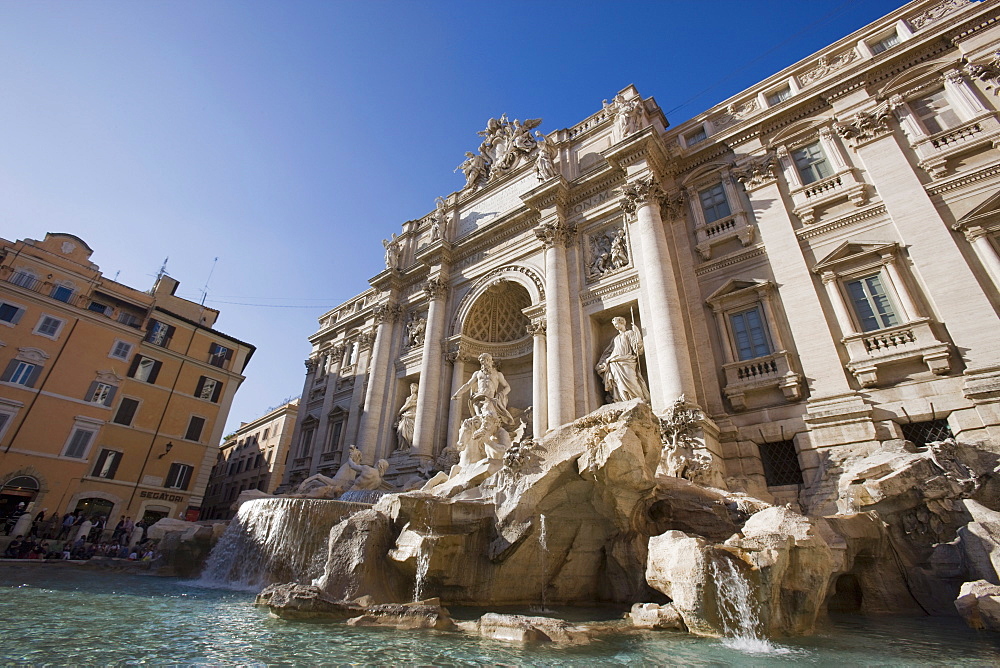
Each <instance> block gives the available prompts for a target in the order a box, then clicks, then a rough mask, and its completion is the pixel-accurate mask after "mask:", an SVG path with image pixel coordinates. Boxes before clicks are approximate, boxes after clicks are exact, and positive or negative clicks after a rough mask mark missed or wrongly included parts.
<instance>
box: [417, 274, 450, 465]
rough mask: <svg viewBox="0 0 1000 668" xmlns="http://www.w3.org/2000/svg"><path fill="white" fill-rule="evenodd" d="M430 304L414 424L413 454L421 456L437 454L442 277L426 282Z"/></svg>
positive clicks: (442, 316)
mask: <svg viewBox="0 0 1000 668" xmlns="http://www.w3.org/2000/svg"><path fill="white" fill-rule="evenodd" d="M424 292H425V293H426V294H427V298H428V300H429V304H428V307H427V329H426V330H424V349H423V358H422V359H421V360H420V389H419V391H418V393H417V419H416V421H415V424H414V426H413V454H414V455H415V456H417V457H419V458H420V459H429V458H431V457H433V456H434V437H435V435H436V434H437V425H438V415H439V414H440V412H441V410H440V408H441V371H442V366H443V364H442V362H443V361H444V355H443V354H442V350H441V341H442V340H443V339H444V329H445V297H446V296H447V294H448V286H447V284H446V283H445V281H444V280H442V279H441V278H431V279H429V280H428V281H427V282H426V283H425V284H424Z"/></svg>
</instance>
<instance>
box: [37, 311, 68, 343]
mask: <svg viewBox="0 0 1000 668" xmlns="http://www.w3.org/2000/svg"><path fill="white" fill-rule="evenodd" d="M62 325H63V321H62V320H60V319H59V318H53V317H52V316H50V315H43V316H42V318H41V320H39V321H38V325H37V326H36V327H35V334H41V335H42V336H47V337H49V338H52V339H54V338H56V336H57V335H58V334H59V330H60V329H62Z"/></svg>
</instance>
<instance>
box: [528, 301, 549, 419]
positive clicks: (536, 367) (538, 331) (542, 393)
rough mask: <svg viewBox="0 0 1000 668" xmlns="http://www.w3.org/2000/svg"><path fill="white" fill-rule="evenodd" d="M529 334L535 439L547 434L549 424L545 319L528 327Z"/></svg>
mask: <svg viewBox="0 0 1000 668" xmlns="http://www.w3.org/2000/svg"><path fill="white" fill-rule="evenodd" d="M528 333H529V334H531V336H532V337H533V343H534V346H533V349H532V352H533V356H532V360H531V364H532V368H531V403H532V420H531V428H532V432H533V433H534V435H535V438H541V437H542V436H543V435H544V434H545V427H546V425H548V423H549V411H548V403H549V402H548V396H547V395H546V388H547V387H548V384H547V383H546V377H547V374H546V369H547V367H546V362H545V318H538V319H536V320H534V321H533V322H532V323H531V324H530V325H528Z"/></svg>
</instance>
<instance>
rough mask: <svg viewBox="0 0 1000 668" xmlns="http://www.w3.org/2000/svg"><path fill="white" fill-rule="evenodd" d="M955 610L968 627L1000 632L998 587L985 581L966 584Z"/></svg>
mask: <svg viewBox="0 0 1000 668" xmlns="http://www.w3.org/2000/svg"><path fill="white" fill-rule="evenodd" d="M955 608H956V609H957V610H958V614H960V615H962V618H963V619H964V620H965V623H966V624H968V625H969V626H970V627H972V628H974V629H988V630H990V631H1000V586H998V585H995V584H991V583H989V582H987V581H986V580H976V581H975V582H966V583H965V584H963V585H962V589H961V590H960V591H959V594H958V598H957V599H955Z"/></svg>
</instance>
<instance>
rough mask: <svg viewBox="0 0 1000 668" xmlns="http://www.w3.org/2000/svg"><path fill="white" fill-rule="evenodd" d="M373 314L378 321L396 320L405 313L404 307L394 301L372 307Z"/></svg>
mask: <svg viewBox="0 0 1000 668" xmlns="http://www.w3.org/2000/svg"><path fill="white" fill-rule="evenodd" d="M372 314H373V315H374V316H375V322H376V323H383V322H396V320H398V319H399V316H401V315H402V314H403V307H402V306H400V305H399V304H396V303H394V302H388V303H385V304H379V305H377V306H376V307H375V308H374V309H372Z"/></svg>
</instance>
